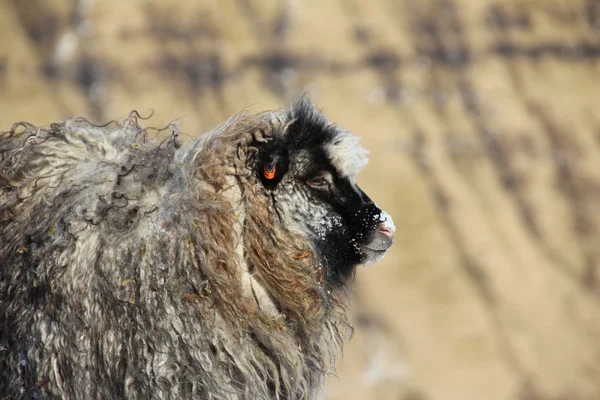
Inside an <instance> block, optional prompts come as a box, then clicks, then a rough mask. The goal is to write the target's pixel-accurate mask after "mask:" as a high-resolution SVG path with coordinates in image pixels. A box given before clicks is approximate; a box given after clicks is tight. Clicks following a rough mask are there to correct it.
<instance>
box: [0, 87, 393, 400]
mask: <svg viewBox="0 0 600 400" xmlns="http://www.w3.org/2000/svg"><path fill="white" fill-rule="evenodd" d="M141 119H142V118H141V117H140V116H139V115H138V114H137V113H135V112H132V113H131V114H130V115H129V117H128V118H126V119H125V120H124V121H123V122H121V123H119V122H115V121H113V122H111V123H109V124H107V125H104V126H96V125H94V124H92V123H90V122H89V121H87V120H86V119H83V118H74V119H69V120H67V121H64V122H60V123H54V124H51V125H50V127H49V128H38V127H35V126H33V125H30V124H26V123H20V124H16V125H15V126H14V127H13V129H12V130H11V131H10V132H5V133H2V134H1V135H0V221H1V223H0V398H1V399H9V398H10V399H21V398H23V399H25V398H35V399H47V398H48V399H49V398H64V399H84V398H86V399H92V398H98V399H100V398H102V399H105V398H140V399H172V398H198V399H273V398H276V399H313V398H317V397H319V396H320V395H321V394H322V387H323V381H324V377H325V376H326V375H327V374H328V373H331V371H332V370H333V368H334V362H335V359H336V356H337V355H338V353H339V352H340V350H341V346H342V343H343V342H344V341H345V340H347V339H348V338H349V337H350V335H351V331H352V328H351V325H350V323H349V316H348V295H347V287H348V286H349V283H350V282H351V281H352V278H353V274H354V271H355V269H356V267H357V265H360V264H369V263H373V262H376V261H377V260H379V259H381V258H382V257H383V256H384V254H385V253H386V250H387V249H388V248H389V247H390V245H391V244H392V241H393V234H394V230H395V228H394V226H393V222H392V219H391V217H390V216H389V215H388V214H386V213H385V212H384V211H382V210H380V209H379V208H378V207H377V206H376V205H375V204H374V203H373V202H372V201H371V200H370V199H369V198H368V197H367V195H366V194H365V193H364V192H362V191H361V189H360V188H359V187H358V186H357V185H356V183H355V181H354V177H355V175H356V174H357V172H358V171H359V170H360V169H361V168H362V167H363V166H364V165H365V164H366V163H367V158H366V151H365V150H363V149H362V148H361V147H360V146H359V144H358V140H359V139H358V138H357V137H355V136H353V135H352V134H351V133H349V132H348V131H345V130H343V129H342V128H340V127H338V126H336V125H334V124H333V123H331V122H329V121H328V120H327V118H326V117H325V116H323V115H322V114H321V112H320V111H319V110H317V109H316V107H315V106H314V104H313V103H312V102H311V101H310V100H308V99H307V98H304V97H303V98H301V99H300V100H298V101H297V102H296V103H295V104H293V105H292V106H290V107H289V108H288V109H285V110H282V111H276V112H265V113H261V114H257V115H249V114H244V113H242V114H240V115H237V116H235V117H233V118H231V119H230V120H229V121H228V122H226V123H225V124H224V125H222V126H220V127H218V128H216V129H215V130H213V131H212V132H210V133H208V134H205V135H203V136H201V137H200V138H199V139H196V140H193V141H189V142H188V143H186V144H184V145H182V144H181V143H180V140H179V138H178V131H177V129H175V128H174V127H173V126H169V127H167V128H166V129H164V130H162V131H159V130H151V129H144V128H142V127H141V126H140V120H141ZM165 134H170V137H169V135H166V136H165ZM161 137H166V138H165V139H164V140H162V141H161Z"/></svg>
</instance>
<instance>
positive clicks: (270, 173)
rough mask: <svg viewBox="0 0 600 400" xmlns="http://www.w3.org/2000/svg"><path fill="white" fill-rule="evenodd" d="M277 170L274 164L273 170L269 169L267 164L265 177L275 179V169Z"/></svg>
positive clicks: (264, 170)
mask: <svg viewBox="0 0 600 400" xmlns="http://www.w3.org/2000/svg"><path fill="white" fill-rule="evenodd" d="M276 170H277V166H276V165H273V168H272V169H271V170H268V169H267V164H265V167H264V169H263V172H264V174H265V178H267V179H273V178H275V171H276Z"/></svg>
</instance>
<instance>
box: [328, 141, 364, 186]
mask: <svg viewBox="0 0 600 400" xmlns="http://www.w3.org/2000/svg"><path fill="white" fill-rule="evenodd" d="M359 141H360V138H359V137H357V136H354V135H352V134H351V133H349V132H346V131H343V130H340V131H338V134H337V136H336V137H335V139H334V140H333V141H332V142H331V143H330V144H328V145H327V146H326V147H325V150H326V151H327V155H328V156H329V159H330V160H331V163H332V164H333V166H334V167H335V168H336V169H337V170H338V172H339V173H340V175H342V176H343V177H353V176H355V175H356V174H357V173H358V171H360V170H361V169H362V167H364V166H365V165H367V163H368V162H369V159H368V158H367V154H369V152H368V151H367V150H365V149H364V148H362V147H361V146H360V145H359V144H358V142H359Z"/></svg>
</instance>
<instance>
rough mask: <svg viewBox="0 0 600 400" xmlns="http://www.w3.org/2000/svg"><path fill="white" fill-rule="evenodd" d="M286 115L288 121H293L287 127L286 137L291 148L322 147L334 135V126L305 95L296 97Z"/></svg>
mask: <svg viewBox="0 0 600 400" xmlns="http://www.w3.org/2000/svg"><path fill="white" fill-rule="evenodd" d="M287 117H288V120H289V121H293V122H292V123H291V124H290V126H289V127H288V130H287V137H286V141H287V144H288V146H289V148H290V149H292V150H299V149H307V150H310V149H315V148H318V147H322V146H323V145H324V144H326V143H329V142H330V141H332V140H333V138H334V137H335V132H336V129H335V126H334V125H333V124H332V123H330V122H329V120H328V119H327V118H326V117H325V116H324V115H323V114H321V112H320V111H319V110H318V109H317V108H316V106H315V105H314V103H313V102H312V101H311V100H310V99H309V98H308V97H307V96H302V97H300V99H298V101H297V102H296V103H295V104H294V105H293V106H292V107H291V108H290V110H289V111H288V115H287Z"/></svg>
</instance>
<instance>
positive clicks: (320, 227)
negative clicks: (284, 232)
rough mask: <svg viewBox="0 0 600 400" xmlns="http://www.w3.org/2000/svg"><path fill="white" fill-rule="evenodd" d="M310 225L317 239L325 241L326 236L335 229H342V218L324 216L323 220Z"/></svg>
mask: <svg viewBox="0 0 600 400" xmlns="http://www.w3.org/2000/svg"><path fill="white" fill-rule="evenodd" d="M310 225H312V226H311V228H312V231H313V232H314V233H315V235H317V237H318V238H319V239H325V237H326V236H327V234H329V233H330V232H332V231H333V230H335V229H339V228H342V227H343V224H342V217H340V216H339V215H337V214H330V215H327V216H325V217H324V218H320V219H317V220H315V221H312V223H311V224H310Z"/></svg>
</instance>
